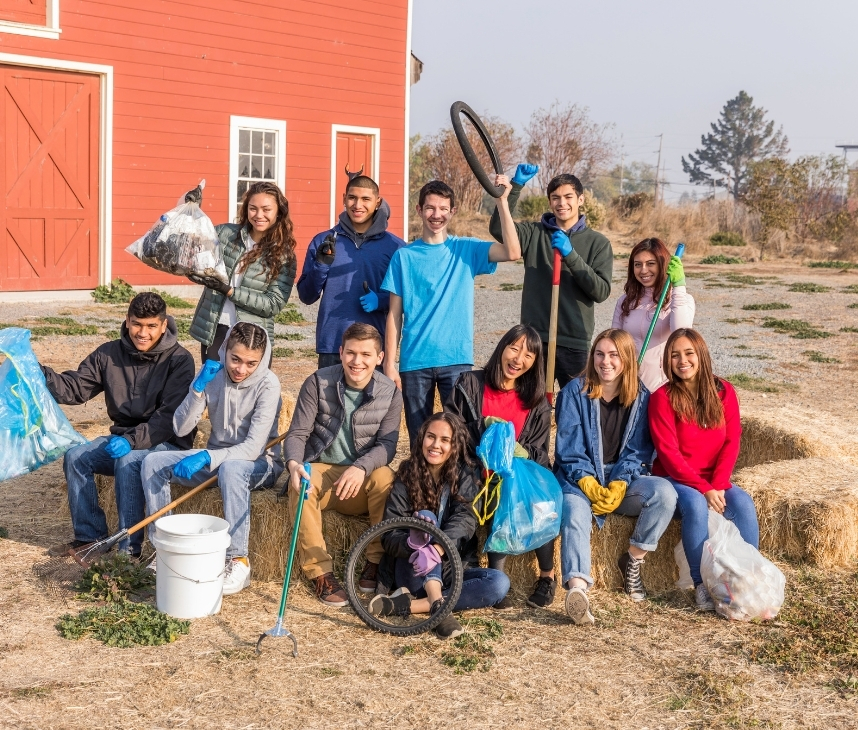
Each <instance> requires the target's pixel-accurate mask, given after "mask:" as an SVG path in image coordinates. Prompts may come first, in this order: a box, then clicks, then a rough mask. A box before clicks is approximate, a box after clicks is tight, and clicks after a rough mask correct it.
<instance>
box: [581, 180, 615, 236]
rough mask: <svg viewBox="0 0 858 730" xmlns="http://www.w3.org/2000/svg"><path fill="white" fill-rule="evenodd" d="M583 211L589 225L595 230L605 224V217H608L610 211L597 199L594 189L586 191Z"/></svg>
mask: <svg viewBox="0 0 858 730" xmlns="http://www.w3.org/2000/svg"><path fill="white" fill-rule="evenodd" d="M581 212H582V213H583V214H584V215H585V216H586V217H587V225H588V226H589V227H590V228H592V229H593V230H595V231H597V230H599V229H600V228H602V227H603V226H604V225H605V219H606V218H607V217H608V211H607V210H606V209H605V206H604V205H602V204H601V203H600V202H599V201H598V200H597V199H596V196H595V195H593V191H592V190H585V191H584V205H582V206H581Z"/></svg>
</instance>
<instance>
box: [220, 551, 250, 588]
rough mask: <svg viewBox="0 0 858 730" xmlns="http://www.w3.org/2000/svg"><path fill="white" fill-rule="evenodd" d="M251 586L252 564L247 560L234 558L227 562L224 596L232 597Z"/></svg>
mask: <svg viewBox="0 0 858 730" xmlns="http://www.w3.org/2000/svg"><path fill="white" fill-rule="evenodd" d="M249 585H250V563H249V562H248V561H247V558H232V560H227V561H226V567H225V568H224V576H223V594H224V595H225V596H231V595H232V594H233V593H238V592H239V591H243V590H244V589H245V588H247V587H248V586H249Z"/></svg>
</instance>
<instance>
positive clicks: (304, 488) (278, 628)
mask: <svg viewBox="0 0 858 730" xmlns="http://www.w3.org/2000/svg"><path fill="white" fill-rule="evenodd" d="M304 471H305V472H307V474H309V473H310V464H308V463H307V462H304ZM309 491H310V481H309V480H308V479H301V494H300V496H299V497H298V509H297V510H296V511H295V524H294V525H292V542H291V543H290V544H289V560H288V561H286V575H285V576H283V592H282V593H281V594H280V611H279V612H278V614H277V623H275V624H274V627H273V628H270V629H268V631H263V632H262V634H260V636H259V640H258V641H257V642H256V653H257V654H260V653H261V649H260V646H261V645H262V640H263V639H264V638H265V637H266V636H272V637H274V638H275V639H279V638H282V637H284V636H288V637H289V638H290V639H291V640H292V656H293V657H296V656H298V639H296V638H295V634H293V633H292V632H291V631H289V629H287V628H286V627H285V626H284V625H283V614H284V613H286V599H287V598H288V597H289V579H290V578H291V576H292V563H293V562H294V560H295V547H296V546H297V544H298V528H299V527H300V525H301V513H302V512H303V511H304V500H305V499H307V493H308V492H309Z"/></svg>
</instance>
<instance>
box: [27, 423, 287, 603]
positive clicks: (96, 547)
mask: <svg viewBox="0 0 858 730" xmlns="http://www.w3.org/2000/svg"><path fill="white" fill-rule="evenodd" d="M285 438H286V434H285V433H284V434H283V435H281V436H278V437H277V438H275V439H272V440H271V441H269V442H268V443H267V444H266V446H265V449H266V451H267V450H268V449H270V448H272V447H273V446H276V445H277V444H279V443H280V442H281V441H282V440H283V439H285ZM216 482H217V475H215V476H213V477H211V478H210V479H206V480H205V481H204V482H203V483H202V484H200V485H199V486H197V487H194V488H193V489H192V490H191V491H190V492H187V493H186V494H183V495H182V496H181V497H177V498H176V499H174V500H173V501H172V502H170V504H168V505H167V506H166V507H164V508H163V509H160V510H158V511H157V512H156V513H155V514H152V515H149V516H148V517H147V518H146V519H144V520H141V521H140V522H138V523H137V524H136V525H132V526H131V527H127V528H125V529H123V530H120V531H119V532H117V533H116V534H115V535H111V536H110V537H106V538H104V539H103V540H99V541H98V542H93V543H90V544H89V545H83V546H82V547H79V548H77V549H76V550H74V549H69V550H67V551H66V552H65V553H63V554H62V555H57V556H56V557H53V558H51V559H50V560H47V561H45V562H43V563H37V564H36V565H34V566H33V573H35V575H36V576H37V577H38V578H39V579H40V580H42V581H43V582H44V583H45V585H46V586H47V589H48V591H49V592H51V593H58V592H60V591H61V590H64V589H65V590H70V589H72V588H73V587H74V585H75V584H76V583H77V582H78V581H79V580H80V578H81V577H82V576H83V574H84V573H85V572H86V571H87V569H89V568H90V566H92V564H93V563H95V562H96V561H97V560H98V559H99V558H100V557H101V556H102V555H104V554H105V553H106V552H108V551H109V550H110V549H111V548H112V547H113V546H114V545H116V543H118V542H119V541H120V540H124V539H125V538H126V537H128V536H129V535H131V534H132V533H134V532H137V531H138V530H142V529H143V528H144V527H146V525H148V524H150V523H151V522H154V521H155V520H157V519H158V518H159V517H162V516H163V515H165V514H167V512H169V511H170V510H172V509H173V508H174V507H176V506H178V505H180V504H181V503H182V502H184V501H186V500H188V499H190V498H191V497H193V496H194V495H195V494H199V493H200V492H202V491H203V490H204V489H206V488H207V487H210V486H212V485H213V484H215V483H216Z"/></svg>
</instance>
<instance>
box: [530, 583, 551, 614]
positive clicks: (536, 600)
mask: <svg viewBox="0 0 858 730" xmlns="http://www.w3.org/2000/svg"><path fill="white" fill-rule="evenodd" d="M556 591H557V581H556V580H554V578H539V579H538V580H537V581H536V583H535V584H534V585H533V593H531V594H530V598H528V599H527V605H528V606H533V607H534V608H546V607H547V606H550V605H551V604H552V603H554V594H555V592H556Z"/></svg>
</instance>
